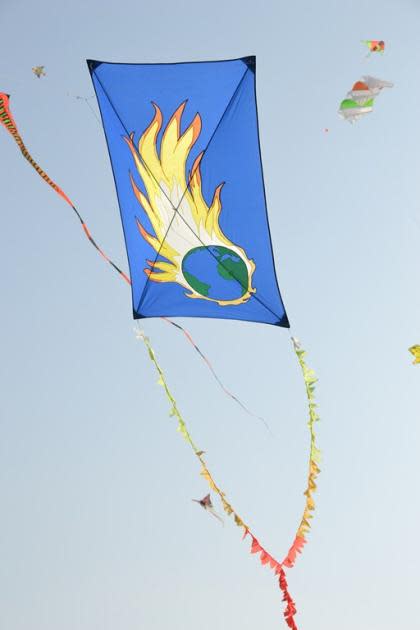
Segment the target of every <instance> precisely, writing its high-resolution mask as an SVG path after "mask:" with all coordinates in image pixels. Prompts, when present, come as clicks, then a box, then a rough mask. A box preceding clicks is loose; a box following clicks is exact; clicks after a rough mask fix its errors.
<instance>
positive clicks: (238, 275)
mask: <svg viewBox="0 0 420 630" xmlns="http://www.w3.org/2000/svg"><path fill="white" fill-rule="evenodd" d="M220 249H222V248H220ZM235 256H236V254H235ZM238 258H239V260H240V262H235V261H234V260H232V259H231V258H227V259H226V258H225V260H224V261H223V262H220V263H219V264H218V265H217V273H218V274H219V275H220V276H221V277H222V278H225V280H231V281H232V280H236V282H239V284H240V285H241V288H242V295H244V294H245V293H246V292H247V290H248V270H247V268H246V265H245V263H244V262H243V261H242V259H241V258H240V257H239V256H238Z"/></svg>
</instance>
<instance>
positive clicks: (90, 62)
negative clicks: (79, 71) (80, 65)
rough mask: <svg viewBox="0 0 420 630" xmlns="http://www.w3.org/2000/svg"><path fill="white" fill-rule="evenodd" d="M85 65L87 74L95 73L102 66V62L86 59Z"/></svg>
mask: <svg viewBox="0 0 420 630" xmlns="http://www.w3.org/2000/svg"><path fill="white" fill-rule="evenodd" d="M86 63H87V65H88V68H89V72H91V73H92V72H95V70H96V68H97V67H98V66H100V65H101V64H102V61H96V60H95V59H86Z"/></svg>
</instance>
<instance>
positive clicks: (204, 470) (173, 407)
mask: <svg viewBox="0 0 420 630" xmlns="http://www.w3.org/2000/svg"><path fill="white" fill-rule="evenodd" d="M135 332H136V337H137V339H139V340H141V341H142V342H143V343H144V345H145V346H146V348H147V352H148V355H149V358H150V360H151V361H152V363H153V365H154V367H155V370H156V372H157V374H158V381H157V382H158V385H160V386H161V387H163V389H164V392H165V395H166V397H167V399H168V401H169V404H170V413H169V415H170V416H171V417H174V418H176V420H177V423H178V425H177V430H178V432H179V433H180V434H181V436H182V437H183V438H184V440H185V441H186V442H187V443H188V444H189V445H190V447H191V448H192V450H193V451H194V455H195V456H196V457H197V459H198V461H199V463H200V469H201V470H200V475H201V476H202V477H204V479H205V480H206V481H207V483H208V485H209V487H210V490H212V491H213V492H215V493H216V494H217V495H218V497H219V499H220V501H221V503H222V506H223V510H224V512H225V513H226V514H227V516H230V517H232V518H233V520H234V522H235V525H237V526H238V527H240V528H241V529H242V530H243V536H242V538H243V539H245V538H246V537H247V536H249V537H250V538H251V548H250V552H251V553H252V554H256V555H258V557H259V560H260V563H261V564H262V565H267V566H268V567H269V568H270V569H271V570H272V571H273V572H274V574H275V575H276V576H278V577H279V585H280V589H281V590H282V592H283V601H284V602H286V609H285V612H284V617H285V620H286V623H287V625H288V626H289V628H291V629H292V630H297V626H296V623H295V621H294V615H295V614H296V607H295V604H294V601H293V599H292V597H291V595H290V593H289V591H288V586H287V581H286V577H285V572H284V569H283V567H282V563H281V562H279V561H278V560H276V559H275V558H274V557H273V556H272V555H271V554H270V553H268V551H267V550H266V549H265V548H264V547H263V546H262V545H261V544H260V542H259V540H258V539H257V537H256V536H254V534H253V533H252V532H251V530H250V528H249V527H248V525H246V523H245V522H244V520H243V519H242V518H241V516H239V514H238V513H237V512H236V510H235V508H234V507H233V506H232V505H231V503H229V501H228V500H227V498H226V493H225V492H223V490H222V489H221V488H220V486H218V485H217V483H216V482H215V480H214V477H213V475H212V473H211V472H210V470H209V468H208V466H207V463H206V461H205V459H204V453H205V451H203V450H201V449H199V448H198V447H197V446H196V444H195V443H194V440H193V439H192V437H191V434H190V432H189V430H188V428H187V425H186V423H185V420H184V419H183V417H182V415H181V412H180V411H179V409H178V405H177V402H176V400H175V398H174V397H173V395H172V393H171V391H170V389H169V387H168V384H167V382H166V378H165V375H164V373H163V371H162V368H161V367H160V365H159V363H158V361H157V358H156V354H155V352H154V350H153V348H152V346H151V343H150V339H149V338H148V337H147V336H146V335H145V334H144V332H143V331H141V330H139V329H135Z"/></svg>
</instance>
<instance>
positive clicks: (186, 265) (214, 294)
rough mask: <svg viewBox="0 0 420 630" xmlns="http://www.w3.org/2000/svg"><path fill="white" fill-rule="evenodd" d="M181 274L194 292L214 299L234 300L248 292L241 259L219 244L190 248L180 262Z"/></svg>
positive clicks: (245, 269)
mask: <svg viewBox="0 0 420 630" xmlns="http://www.w3.org/2000/svg"><path fill="white" fill-rule="evenodd" d="M182 273H183V274H184V277H185V279H186V280H187V282H188V284H189V285H190V286H191V288H192V289H193V290H194V291H195V292H196V293H199V294H200V295H202V296H205V297H208V298H211V299H213V300H218V301H233V300H237V299H239V298H241V297H242V296H243V295H244V294H245V293H246V292H247V290H248V270H247V267H246V265H245V263H244V261H243V259H242V258H241V257H240V256H238V254H236V252H234V251H232V250H231V249H229V248H228V247H223V246H221V245H211V246H209V247H205V246H202V247H195V248H194V249H191V250H190V251H189V252H187V254H185V256H184V259H183V261H182Z"/></svg>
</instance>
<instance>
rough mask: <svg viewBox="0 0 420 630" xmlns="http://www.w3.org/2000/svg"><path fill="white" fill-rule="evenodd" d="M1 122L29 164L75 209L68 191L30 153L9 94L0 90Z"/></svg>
mask: <svg viewBox="0 0 420 630" xmlns="http://www.w3.org/2000/svg"><path fill="white" fill-rule="evenodd" d="M0 123H1V124H2V125H3V126H4V127H5V128H6V129H7V131H8V132H9V133H10V135H11V136H12V137H13V139H14V140H15V142H16V144H17V145H18V147H19V149H20V150H21V151H22V155H23V157H24V158H26V159H27V160H28V162H29V164H30V165H31V166H33V168H34V169H35V170H36V172H37V173H38V175H40V176H41V177H42V179H43V180H44V181H45V182H46V183H47V184H49V185H50V186H51V188H52V189H53V190H55V192H56V193H58V194H59V195H60V197H62V198H63V199H64V200H65V201H66V202H67V203H68V204H69V205H70V206H71V207H72V208H73V209H75V206H74V204H73V202H72V201H71V199H69V197H67V195H66V193H65V192H64V191H63V190H61V188H60V187H59V186H57V184H56V183H55V182H54V181H53V180H52V179H51V178H50V177H48V175H47V173H46V172H45V171H43V170H42V168H41V167H40V166H39V164H37V163H36V162H35V160H34V159H33V157H32V156H31V154H30V153H29V151H28V149H27V148H26V146H25V144H24V142H23V140H22V137H21V135H20V133H19V132H18V130H17V127H16V123H15V121H14V119H13V116H12V113H11V111H10V108H9V95H8V94H5V93H4V92H0Z"/></svg>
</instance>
